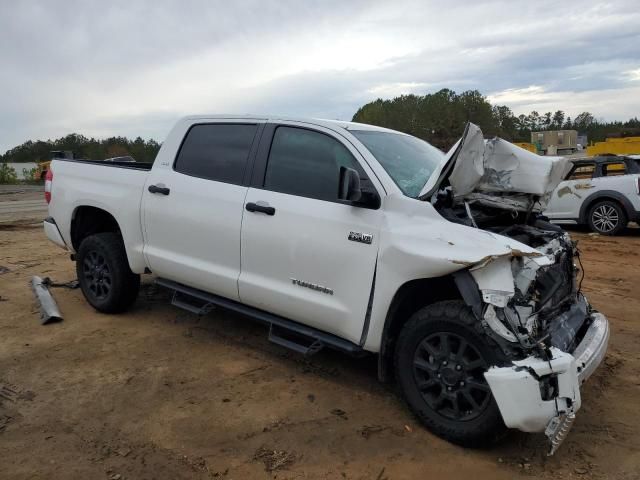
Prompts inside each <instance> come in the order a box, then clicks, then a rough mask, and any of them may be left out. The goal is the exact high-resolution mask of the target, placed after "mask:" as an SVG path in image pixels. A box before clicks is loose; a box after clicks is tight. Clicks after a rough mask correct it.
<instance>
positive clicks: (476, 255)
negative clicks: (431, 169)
mask: <svg viewBox="0 0 640 480" xmlns="http://www.w3.org/2000/svg"><path fill="white" fill-rule="evenodd" d="M383 201H384V211H385V217H384V220H383V223H382V225H381V229H380V250H379V253H378V264H377V275H376V278H377V280H376V286H375V295H374V299H373V308H372V314H371V321H370V326H369V332H368V335H367V338H366V341H365V345H364V346H365V348H366V349H367V350H370V351H374V352H375V351H378V350H379V348H380V342H381V339H382V331H383V328H384V323H385V320H386V313H387V311H388V309H389V306H390V304H391V301H392V300H393V296H394V295H395V293H396V292H397V291H398V289H399V288H400V287H401V286H402V285H403V284H404V283H406V282H408V281H411V280H416V279H422V278H438V277H442V276H445V275H449V274H452V273H454V272H456V271H459V270H462V269H464V268H471V269H472V270H474V269H479V268H481V267H483V266H485V265H488V264H490V263H491V262H492V261H493V260H495V259H498V258H504V257H507V258H511V257H517V256H527V257H541V258H545V259H546V257H544V255H543V254H542V253H541V252H539V251H538V250H536V249H534V248H532V247H529V246H528V245H525V244H523V243H520V242H517V241H515V240H513V239H511V238H508V237H504V236H502V235H497V234H494V233H491V232H487V231H484V230H479V229H477V228H473V227H467V226H465V225H460V224H456V223H452V222H449V221H447V220H446V219H444V218H443V217H442V216H441V215H440V214H439V213H438V212H437V211H436V210H435V208H434V207H433V206H432V205H431V204H430V203H428V202H423V201H420V200H416V199H412V198H408V197H406V196H404V195H400V194H391V195H388V196H387V197H385V198H384V200H383ZM512 281H513V280H512Z"/></svg>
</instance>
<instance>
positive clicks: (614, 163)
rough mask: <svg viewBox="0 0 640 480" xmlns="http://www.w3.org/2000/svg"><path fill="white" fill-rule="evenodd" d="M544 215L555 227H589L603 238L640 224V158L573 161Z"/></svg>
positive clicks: (617, 157) (635, 156) (601, 157)
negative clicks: (555, 224) (558, 224)
mask: <svg viewBox="0 0 640 480" xmlns="http://www.w3.org/2000/svg"><path fill="white" fill-rule="evenodd" d="M544 214H545V215H546V216H547V217H549V219H550V220H551V221H552V222H553V223H563V224H578V225H589V228H591V230H593V231H594V232H598V233H601V234H603V235H616V234H618V233H620V232H621V231H622V230H623V229H624V228H625V227H626V226H627V223H628V222H630V221H631V222H638V221H640V155H632V156H628V157H619V156H613V155H607V156H600V157H594V158H587V159H580V160H576V161H574V162H573V168H572V169H571V171H570V172H569V174H568V175H567V177H566V179H565V180H564V181H563V182H561V183H560V184H559V185H558V187H557V188H556V190H555V191H554V192H553V195H552V197H551V201H550V202H549V204H548V206H547V209H546V211H545V212H544Z"/></svg>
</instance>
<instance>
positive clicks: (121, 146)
mask: <svg viewBox="0 0 640 480" xmlns="http://www.w3.org/2000/svg"><path fill="white" fill-rule="evenodd" d="M159 149H160V144H159V143H158V142H156V141H155V140H153V139H149V140H143V139H142V138H141V137H137V138H136V139H135V140H129V139H128V138H126V137H109V138H105V139H102V140H98V139H95V138H88V137H85V136H84V135H79V134H77V133H71V134H69V135H67V136H65V137H61V138H58V139H55V140H37V141H35V142H34V141H31V140H28V141H26V142H24V143H23V144H22V145H18V146H17V147H14V148H12V149H11V150H7V152H6V153H5V154H4V155H0V164H1V163H5V162H42V161H46V160H50V159H51V158H50V157H51V155H50V152H51V151H52V150H65V151H72V152H73V153H74V155H75V157H76V158H89V159H92V160H103V159H105V158H112V157H121V156H127V155H128V156H131V157H133V158H135V159H136V161H138V162H147V163H152V162H153V160H154V159H155V158H156V154H157V153H158V150H159Z"/></svg>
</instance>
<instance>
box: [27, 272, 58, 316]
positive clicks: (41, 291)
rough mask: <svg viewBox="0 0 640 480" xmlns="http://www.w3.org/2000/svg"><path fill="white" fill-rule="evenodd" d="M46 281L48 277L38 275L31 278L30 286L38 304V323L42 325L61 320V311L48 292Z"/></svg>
mask: <svg viewBox="0 0 640 480" xmlns="http://www.w3.org/2000/svg"><path fill="white" fill-rule="evenodd" d="M47 281H49V279H48V278H45V279H42V278H40V277H38V276H34V277H33V278H32V279H31V288H32V289H33V293H34V294H35V296H36V299H37V300H38V303H39V304H40V323H42V325H46V324H48V323H52V322H61V321H62V313H60V309H59V308H58V305H57V304H56V301H55V300H54V299H53V297H52V296H51V292H49V288H48V282H47Z"/></svg>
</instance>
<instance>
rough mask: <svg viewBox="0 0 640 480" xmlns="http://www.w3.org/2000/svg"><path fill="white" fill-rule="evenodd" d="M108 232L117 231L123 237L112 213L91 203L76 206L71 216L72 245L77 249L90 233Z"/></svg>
mask: <svg viewBox="0 0 640 480" xmlns="http://www.w3.org/2000/svg"><path fill="white" fill-rule="evenodd" d="M106 232H113V233H117V234H118V235H120V237H121V238H122V231H121V229H120V225H119V224H118V221H117V220H116V219H115V217H114V216H113V215H112V214H111V213H109V212H108V211H106V210H104V209H102V208H99V207H94V206H90V205H81V206H79V207H76V208H75V210H74V211H73V214H72V216H71V245H72V246H73V249H74V250H75V251H78V249H79V248H80V244H81V243H82V240H84V239H85V238H87V237H88V236H89V235H93V234H96V233H106Z"/></svg>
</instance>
